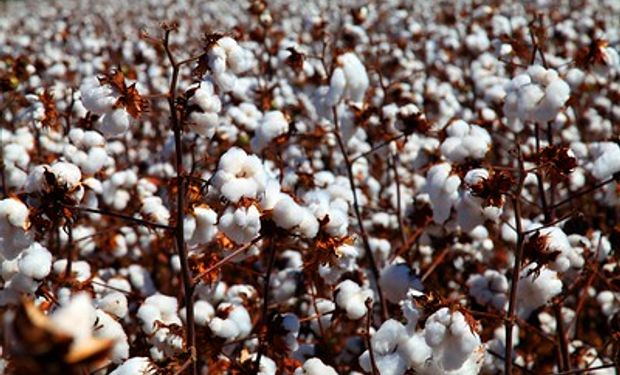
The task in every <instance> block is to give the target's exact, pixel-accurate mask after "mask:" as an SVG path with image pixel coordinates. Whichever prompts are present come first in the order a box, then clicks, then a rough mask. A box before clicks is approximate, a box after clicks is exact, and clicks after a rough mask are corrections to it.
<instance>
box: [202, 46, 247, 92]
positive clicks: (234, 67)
mask: <svg viewBox="0 0 620 375" xmlns="http://www.w3.org/2000/svg"><path fill="white" fill-rule="evenodd" d="M208 60H209V67H210V68H211V72H212V73H213V78H214V80H215V83H216V84H217V85H218V87H219V88H220V90H222V91H223V92H229V91H232V90H234V88H235V86H236V84H237V77H236V75H237V74H241V73H244V72H246V71H248V70H250V69H252V67H253V66H254V64H255V60H254V56H253V54H252V52H251V51H248V50H246V49H245V48H243V47H241V46H240V45H239V44H237V42H236V41H235V40H234V39H232V38H231V37H227V36H225V37H222V38H220V39H219V40H218V41H217V42H215V43H214V44H213V46H212V47H211V49H210V50H209V52H208Z"/></svg>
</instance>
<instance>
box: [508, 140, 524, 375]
mask: <svg viewBox="0 0 620 375" xmlns="http://www.w3.org/2000/svg"><path fill="white" fill-rule="evenodd" d="M516 147H517V154H518V162H519V180H518V185H517V190H516V192H515V195H514V197H513V199H512V204H513V207H514V211H515V226H516V232H517V246H516V251H515V259H514V265H513V269H512V281H511V283H510V284H511V285H510V297H509V302H508V311H507V312H506V324H505V326H506V348H505V353H504V358H505V361H504V373H505V374H506V375H512V367H513V363H512V336H513V335H512V327H513V326H514V323H515V311H516V309H517V289H518V286H519V276H520V273H521V256H522V254H523V247H524V244H525V241H524V239H525V236H524V235H523V223H522V222H521V217H522V216H521V215H522V214H521V200H520V199H519V198H520V197H521V192H522V191H523V184H524V183H525V173H524V169H525V168H524V166H523V156H522V155H521V149H520V148H519V145H518V144H517V145H516Z"/></svg>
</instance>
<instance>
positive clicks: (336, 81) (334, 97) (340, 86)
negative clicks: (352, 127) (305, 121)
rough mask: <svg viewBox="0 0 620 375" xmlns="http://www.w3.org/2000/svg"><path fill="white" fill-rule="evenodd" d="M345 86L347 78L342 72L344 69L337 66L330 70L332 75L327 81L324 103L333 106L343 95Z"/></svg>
mask: <svg viewBox="0 0 620 375" xmlns="http://www.w3.org/2000/svg"><path fill="white" fill-rule="evenodd" d="M346 87H347V80H346V77H345V74H344V70H343V69H342V68H340V67H337V68H336V69H334V71H333V72H332V77H331V79H330V81H329V91H328V93H327V101H326V104H327V105H328V106H330V107H333V106H335V105H336V104H338V102H339V101H340V100H341V99H342V97H343V96H344V92H345V90H346Z"/></svg>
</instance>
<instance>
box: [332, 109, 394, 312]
mask: <svg viewBox="0 0 620 375" xmlns="http://www.w3.org/2000/svg"><path fill="white" fill-rule="evenodd" d="M332 115H333V117H334V127H335V131H334V134H335V135H336V141H337V142H338V147H339V148H340V152H341V153H342V157H343V158H344V163H345V166H346V168H347V175H348V177H349V184H350V185H351V193H352V194H353V210H354V211H355V216H356V218H357V224H358V226H359V227H360V234H361V236H362V241H363V243H364V250H365V256H366V259H367V261H368V263H369V264H370V271H371V272H372V275H373V277H374V279H375V286H376V288H377V294H378V295H379V301H380V303H381V317H382V318H383V320H387V319H388V312H387V304H386V302H385V299H384V298H383V292H382V291H381V286H380V285H379V268H378V267H377V262H376V261H375V257H374V255H372V250H371V248H370V242H369V241H368V234H367V233H366V229H365V228H364V223H363V221H362V213H361V210H360V206H359V201H358V199H357V192H356V190H355V178H354V177H353V168H352V165H351V160H350V159H349V155H348V154H347V148H346V146H345V144H344V141H343V140H342V135H341V134H340V125H339V122H338V111H337V109H336V107H335V106H334V107H332Z"/></svg>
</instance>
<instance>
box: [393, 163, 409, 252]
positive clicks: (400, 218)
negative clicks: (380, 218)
mask: <svg viewBox="0 0 620 375" xmlns="http://www.w3.org/2000/svg"><path fill="white" fill-rule="evenodd" d="M391 159H392V162H391V163H390V164H391V166H392V171H393V173H394V183H395V184H396V215H397V217H398V232H399V234H400V240H401V245H404V244H405V243H407V237H406V236H405V224H404V223H403V208H402V203H401V194H400V176H399V175H398V165H397V158H396V155H394V154H392V155H391Z"/></svg>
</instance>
